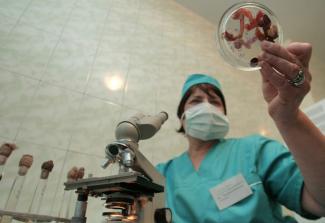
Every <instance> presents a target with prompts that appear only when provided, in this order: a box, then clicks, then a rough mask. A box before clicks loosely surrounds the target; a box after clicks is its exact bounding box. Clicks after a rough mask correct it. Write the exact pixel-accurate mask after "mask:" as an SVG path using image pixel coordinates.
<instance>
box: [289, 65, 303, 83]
mask: <svg viewBox="0 0 325 223" xmlns="http://www.w3.org/2000/svg"><path fill="white" fill-rule="evenodd" d="M288 81H289V83H290V84H291V85H292V86H294V87H299V86H300V85H302V84H303V83H304V82H305V73H304V71H303V70H302V69H300V70H299V71H298V73H297V75H296V76H295V77H294V78H293V79H292V80H288Z"/></svg>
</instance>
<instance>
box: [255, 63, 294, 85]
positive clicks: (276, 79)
mask: <svg viewBox="0 0 325 223" xmlns="http://www.w3.org/2000/svg"><path fill="white" fill-rule="evenodd" d="M260 66H261V74H262V76H263V81H266V80H267V81H269V82H270V83H271V84H272V85H273V86H274V87H276V88H277V89H282V88H284V87H285V86H286V85H287V84H288V80H287V79H285V78H284V77H283V76H281V75H280V74H279V73H278V72H276V71H275V70H274V69H273V68H272V67H271V65H270V64H268V63H267V62H264V61H262V62H261V63H260Z"/></svg>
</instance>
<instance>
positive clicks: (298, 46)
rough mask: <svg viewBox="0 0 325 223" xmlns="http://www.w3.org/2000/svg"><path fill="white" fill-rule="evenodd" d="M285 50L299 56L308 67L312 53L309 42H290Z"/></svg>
mask: <svg viewBox="0 0 325 223" xmlns="http://www.w3.org/2000/svg"><path fill="white" fill-rule="evenodd" d="M287 50H288V51H289V52H290V53H292V54H294V55H295V56H296V57H297V58H299V60H300V61H301V63H302V65H303V66H304V67H308V65H309V61H310V58H311V54H312V46H311V44H310V43H290V45H289V46H288V47H287Z"/></svg>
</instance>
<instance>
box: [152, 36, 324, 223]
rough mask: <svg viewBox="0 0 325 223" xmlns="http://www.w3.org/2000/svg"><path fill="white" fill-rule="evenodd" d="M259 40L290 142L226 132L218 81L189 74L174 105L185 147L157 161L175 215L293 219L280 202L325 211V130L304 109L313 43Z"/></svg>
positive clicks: (265, 77) (274, 104)
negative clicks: (177, 103)
mask: <svg viewBox="0 0 325 223" xmlns="http://www.w3.org/2000/svg"><path fill="white" fill-rule="evenodd" d="M261 47H262V50H263V53H262V54H261V55H260V56H259V58H258V59H259V61H260V65H261V70H260V72H261V76H262V91H263V95H264V98H265V101H266V103H267V104H268V112H269V115H270V116H271V118H272V119H273V120H274V123H275V124H276V126H277V128H278V130H279V132H280V133H281V135H282V137H283V139H284V141H285V142H286V145H287V146H288V148H286V147H284V146H283V145H282V144H280V143H279V142H277V141H275V140H272V139H269V138H265V137H263V136H260V135H250V136H247V137H244V138H229V139H228V138H227V139H226V138H225V136H226V135H227V132H228V130H229V121H228V119H227V116H226V114H227V109H226V103H225V99H224V95H223V93H222V89H221V85H220V83H219V82H218V81H217V80H216V79H215V78H213V77H211V76H208V75H204V74H193V75H190V76H189V77H188V78H187V80H186V82H185V83H184V86H183V89H182V98H181V101H180V104H179V107H178V112H177V115H178V117H179V119H180V122H181V128H180V129H179V132H181V133H183V134H185V136H186V138H187V139H188V144H189V146H188V150H187V151H186V152H185V153H183V154H181V155H180V156H178V157H176V158H174V159H172V160H169V161H168V162H166V163H163V164H159V165H158V166H157V169H158V170H159V171H160V173H161V174H163V175H164V176H165V177H166V188H165V189H166V202H167V206H168V207H169V208H171V210H172V212H173V222H175V223H189V222H193V223H201V222H202V223H203V222H204V223H216V222H222V223H230V222H231V223H232V222H241V223H245V222H247V223H248V222H258V223H263V222H268V223H269V222H272V223H277V222H296V220H295V219H293V218H292V217H288V216H283V215H282V211H281V205H284V206H286V207H287V208H288V209H290V210H293V211H295V212H297V213H298V214H300V215H302V216H303V217H305V218H310V219H317V218H319V217H320V216H325V171H324V170H325V137H324V136H323V135H322V133H321V132H320V131H319V130H318V129H317V128H316V127H315V126H314V125H313V124H312V122H311V121H310V120H309V119H308V118H307V117H306V115H305V114H304V113H303V112H302V111H301V110H300V109H299V106H300V104H301V102H302V100H303V98H304V96H305V95H306V94H307V93H308V92H309V90H310V81H311V74H310V72H309V69H308V64H309V60H310V57H311V46H310V44H307V43H292V44H290V45H289V46H288V47H287V48H284V47H281V46H279V45H276V44H274V43H271V42H263V43H262V45H261ZM275 70H277V71H275ZM248 106H249V105H248ZM243 118H245V117H243ZM288 149H289V150H288Z"/></svg>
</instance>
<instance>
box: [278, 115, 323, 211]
mask: <svg viewBox="0 0 325 223" xmlns="http://www.w3.org/2000/svg"><path fill="white" fill-rule="evenodd" d="M274 121H275V124H276V126H277V128H278V129H279V131H280V134H281V135H282V137H283V139H284V141H285V142H286V144H287V146H288V147H289V150H290V151H291V153H292V155H293V157H294V158H295V160H296V162H297V164H298V167H299V168H300V170H301V173H302V175H303V177H304V181H305V187H306V188H307V189H308V191H309V192H310V194H311V196H312V197H313V198H314V199H315V200H316V201H317V202H318V203H319V204H320V205H321V206H323V207H325V136H324V135H323V134H322V133H321V131H320V130H319V129H318V128H317V127H316V126H315V125H314V124H313V123H312V122H311V121H310V119H309V118H308V117H307V116H306V115H305V114H304V113H303V112H302V111H300V110H299V112H298V114H297V118H295V119H294V120H291V121H279V120H276V119H274Z"/></svg>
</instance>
